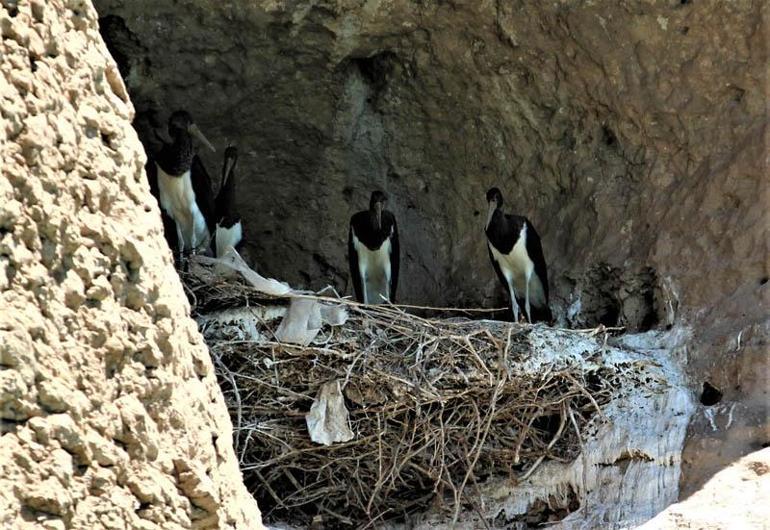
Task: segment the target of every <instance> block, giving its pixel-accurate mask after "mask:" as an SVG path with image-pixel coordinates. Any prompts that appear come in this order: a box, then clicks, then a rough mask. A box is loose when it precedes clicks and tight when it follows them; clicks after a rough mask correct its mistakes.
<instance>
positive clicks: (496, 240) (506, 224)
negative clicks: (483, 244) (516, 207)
mask: <svg viewBox="0 0 770 530" xmlns="http://www.w3.org/2000/svg"><path fill="white" fill-rule="evenodd" d="M526 222H527V219H526V218H525V217H522V216H519V215H506V214H504V213H503V210H502V209H501V208H500V207H498V208H496V209H495V211H494V212H493V213H492V218H491V219H490V220H489V225H487V228H486V230H485V232H486V234H487V238H488V239H489V242H490V243H491V244H492V246H493V247H495V248H496V249H497V250H498V252H501V253H503V254H508V253H509V252H510V251H511V250H512V249H513V246H514V245H515V244H516V241H517V240H518V238H519V234H520V233H521V229H522V227H523V226H524V224H525V223H526Z"/></svg>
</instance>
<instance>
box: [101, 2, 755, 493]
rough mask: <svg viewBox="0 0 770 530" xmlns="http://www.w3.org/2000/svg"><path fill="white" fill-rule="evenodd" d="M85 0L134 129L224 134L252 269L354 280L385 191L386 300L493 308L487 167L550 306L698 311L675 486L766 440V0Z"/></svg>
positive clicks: (591, 311) (630, 321)
mask: <svg viewBox="0 0 770 530" xmlns="http://www.w3.org/2000/svg"><path fill="white" fill-rule="evenodd" d="M96 5H97V8H98V9H99V10H100V14H101V16H102V28H103V32H104V34H105V36H106V38H107V41H108V44H109V45H110V46H111V49H112V50H113V52H114V53H115V56H116V58H117V59H118V61H119V63H120V66H121V69H122V73H123V74H124V76H125V77H126V80H127V85H128V90H129V92H130V93H131V95H132V98H133V100H134V102H135V104H136V105H137V109H138V111H139V115H138V119H137V122H136V124H137V128H138V129H139V131H140V136H142V137H143V139H144V140H147V141H149V139H150V138H151V135H150V134H149V131H150V130H151V129H152V128H153V127H157V128H163V127H164V126H165V120H166V118H167V116H168V113H169V112H170V110H172V109H175V108H178V107H185V108H188V109H191V110H193V112H194V114H195V118H196V120H197V121H199V122H200V124H201V126H202V128H203V129H204V130H205V131H206V132H207V134H208V135H209V136H210V137H212V138H214V139H215V140H216V143H217V145H218V146H224V145H225V142H226V141H228V140H229V141H235V142H236V143H237V144H238V145H239V147H240V148H241V153H242V160H241V164H240V175H241V181H240V186H241V190H242V191H241V192H239V201H240V206H241V211H242V212H243V213H244V215H245V231H246V234H247V240H248V247H249V248H248V250H250V251H251V256H252V259H253V260H254V261H255V262H256V263H257V264H258V266H259V270H260V272H263V273H265V274H267V275H269V276H274V277H279V278H282V279H285V280H287V281H289V282H290V283H291V284H292V285H295V286H301V285H305V286H310V287H322V286H324V285H325V284H327V283H331V284H333V285H335V286H336V287H337V288H338V289H341V290H343V291H345V290H347V291H348V292H349V291H350V287H349V286H348V285H347V264H346V260H345V241H346V237H347V222H348V219H349V216H350V214H351V213H353V212H354V211H356V210H358V209H361V208H363V207H364V206H365V205H366V202H367V198H368V194H369V192H370V191H371V189H372V188H374V187H380V188H383V189H384V190H386V191H387V192H388V193H389V194H390V196H391V204H390V207H391V208H392V209H393V211H394V212H395V213H396V215H397V216H398V219H399V223H400V232H401V241H402V243H401V248H402V250H403V257H402V278H401V282H400V295H401V296H400V298H401V300H402V301H404V302H415V303H420V304H434V305H439V304H440V305H443V304H452V305H480V304H482V303H483V304H486V305H493V304H499V303H500V302H501V301H502V292H501V290H500V289H499V288H498V286H497V283H496V279H495V277H494V273H493V271H492V268H491V266H490V265H489V263H488V262H487V260H488V258H487V255H486V249H485V246H484V242H483V239H482V235H481V228H482V225H483V222H484V214H483V211H484V208H485V206H486V205H485V204H484V192H485V190H486V189H487V187H489V186H490V185H492V184H495V183H496V184H498V185H500V187H501V188H502V189H503V192H504V194H505V196H506V199H507V206H508V207H509V208H510V209H511V210H514V211H518V212H521V213H525V214H527V215H528V216H529V217H530V218H531V219H532V221H533V222H534V224H535V226H536V227H537V228H538V230H539V232H540V234H541V236H542V239H543V245H544V250H545V255H546V257H547V259H548V260H549V263H550V276H551V279H552V284H553V293H554V302H555V304H554V308H555V309H556V310H557V313H558V314H560V315H561V317H562V319H563V321H566V322H568V323H570V324H572V325H575V326H585V325H593V324H596V323H597V322H602V323H605V324H611V325H614V324H620V325H625V326H628V327H629V328H631V329H632V330H644V329H648V328H663V327H667V326H671V325H679V324H685V325H689V326H692V328H693V330H692V331H693V333H692V340H691V341H690V342H689V343H688V344H687V345H686V348H685V349H686V351H687V355H686V356H685V358H686V369H687V371H688V373H689V376H690V388H691V390H692V391H693V393H694V394H696V395H697V394H700V392H701V388H702V385H703V382H704V381H709V382H710V384H712V385H714V386H715V387H716V388H718V389H720V391H721V392H722V393H723V398H722V400H721V402H720V403H718V404H714V405H711V407H710V408H709V407H706V406H705V405H704V406H703V407H702V408H701V409H700V410H699V411H698V412H697V414H696V420H695V421H694V422H693V424H692V427H691V434H690V438H689V441H688V444H687V448H686V451H685V460H684V466H685V473H684V486H685V491H688V490H690V489H692V488H693V487H695V486H696V485H697V484H699V483H702V482H703V481H704V480H705V479H706V478H707V477H708V476H709V475H710V474H711V473H713V472H714V471H716V470H717V469H719V468H720V467H721V466H723V465H725V463H727V462H730V461H732V460H734V459H735V458H737V457H738V456H740V455H741V454H745V453H746V452H747V451H750V450H755V449H757V448H758V447H759V446H760V445H761V444H762V443H765V442H767V441H768V439H767V432H766V426H767V413H768V409H767V394H766V391H767V384H768V381H767V370H765V369H763V367H764V366H765V363H766V353H767V340H768V337H769V336H770V324H768V314H770V304H769V303H768V299H769V297H770V286H768V281H767V280H768V276H769V275H770V272H769V271H768V249H767V244H768V241H769V240H770V234H768V227H770V219H769V218H768V213H767V212H768V210H767V204H768V200H770V197H768V186H767V167H766V155H767V145H768V138H769V137H768V131H767V113H766V111H767V109H766V103H767V93H768V92H767V90H768V89H767V78H766V74H767V67H766V65H767V60H768V57H767V13H768V4H767V2H761V1H752V0H746V1H737V2H716V1H684V0H681V1H680V0H653V1H641V0H624V1H621V2H583V1H578V0H563V1H560V2H540V1H535V0H531V1H528V0H517V1H511V2H482V1H478V2H453V1H447V2H444V1H433V0H426V1H406V0H394V1H371V2H358V1H349V0H338V1H327V0H323V1H316V0H313V1H304V0H303V1H298V2H282V1H272V0H270V1H268V0H263V1H259V2H253V1H249V2H245V1H234V0H229V1H219V0H188V1H185V2H179V3H170V2H156V1H154V0H153V1H151V0H136V1H134V0H132V1H126V0H96ZM206 162H207V164H208V165H209V168H210V171H212V172H214V171H218V170H219V167H220V164H221V161H220V160H219V159H217V158H212V157H208V158H207V159H206ZM706 454H707V455H708V458H704V457H703V455H706Z"/></svg>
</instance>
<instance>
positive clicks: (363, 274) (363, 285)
mask: <svg viewBox="0 0 770 530" xmlns="http://www.w3.org/2000/svg"><path fill="white" fill-rule="evenodd" d="M360 270H361V290H362V291H364V304H368V303H369V286H368V285H367V283H366V269H360Z"/></svg>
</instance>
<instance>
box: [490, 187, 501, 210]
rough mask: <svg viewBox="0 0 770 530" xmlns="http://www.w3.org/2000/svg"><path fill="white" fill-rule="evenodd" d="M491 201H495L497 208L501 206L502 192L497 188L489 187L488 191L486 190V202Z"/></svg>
mask: <svg viewBox="0 0 770 530" xmlns="http://www.w3.org/2000/svg"><path fill="white" fill-rule="evenodd" d="M492 201H494V202H495V204H496V206H497V208H500V207H502V205H503V194H502V193H500V189H499V188H490V189H489V191H487V202H488V203H491V202H492Z"/></svg>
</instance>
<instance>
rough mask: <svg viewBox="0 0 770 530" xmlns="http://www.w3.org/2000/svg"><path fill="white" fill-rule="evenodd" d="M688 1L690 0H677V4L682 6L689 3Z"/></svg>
mask: <svg viewBox="0 0 770 530" xmlns="http://www.w3.org/2000/svg"><path fill="white" fill-rule="evenodd" d="M690 2H691V0H679V5H683V6H686V5H687V4H689V3H690Z"/></svg>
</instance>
